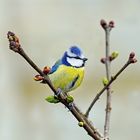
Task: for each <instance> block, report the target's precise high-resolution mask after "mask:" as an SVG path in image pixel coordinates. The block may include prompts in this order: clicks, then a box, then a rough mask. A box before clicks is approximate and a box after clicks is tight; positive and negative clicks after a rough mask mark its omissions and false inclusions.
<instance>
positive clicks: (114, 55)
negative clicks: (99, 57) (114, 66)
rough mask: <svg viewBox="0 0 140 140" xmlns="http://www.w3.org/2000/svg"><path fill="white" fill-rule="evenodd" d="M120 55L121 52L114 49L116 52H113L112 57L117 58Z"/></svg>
mask: <svg viewBox="0 0 140 140" xmlns="http://www.w3.org/2000/svg"><path fill="white" fill-rule="evenodd" d="M118 55H119V53H118V52H117V51H114V52H113V53H112V54H111V57H112V59H115V58H117V57H118Z"/></svg>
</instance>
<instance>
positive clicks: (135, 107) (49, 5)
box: [0, 0, 140, 140]
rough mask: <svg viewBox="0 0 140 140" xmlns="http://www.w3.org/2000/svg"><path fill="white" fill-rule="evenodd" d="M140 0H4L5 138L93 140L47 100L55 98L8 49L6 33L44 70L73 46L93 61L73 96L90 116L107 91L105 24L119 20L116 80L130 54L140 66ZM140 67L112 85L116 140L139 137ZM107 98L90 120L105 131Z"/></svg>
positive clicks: (0, 100) (0, 37)
mask: <svg viewBox="0 0 140 140" xmlns="http://www.w3.org/2000/svg"><path fill="white" fill-rule="evenodd" d="M139 14H140V1H139V0H117V1H115V0H0V79H1V80H0V139H1V140H56V139H57V140H66V139H67V140H71V139H73V140H77V139H80V140H91V138H90V137H89V136H88V135H87V133H86V132H85V131H84V130H83V129H81V128H79V127H78V125H77V121H76V120H75V118H74V117H73V116H72V115H71V114H70V112H68V110H67V109H66V108H65V107H64V106H63V105H61V104H57V105H52V104H49V103H47V102H46V101H45V100H44V98H45V97H46V96H48V95H52V91H51V90H50V89H49V88H48V87H47V86H45V85H43V84H39V83H37V82H35V81H34V80H33V77H34V75H36V74H37V73H36V72H35V71H34V70H33V69H32V68H31V67H30V66H29V65H28V64H27V63H26V62H25V60H24V59H23V58H21V57H20V56H19V55H17V54H15V53H13V52H12V51H10V50H9V48H8V41H7V38H6V34H7V32H8V31H9V30H10V31H13V32H15V33H16V34H17V35H18V36H19V37H20V42H21V44H22V46H23V47H24V49H25V50H26V52H27V53H28V55H29V56H30V57H31V58H32V59H33V60H34V61H35V62H36V64H38V66H39V67H40V68H43V67H44V66H46V65H49V66H51V65H53V63H54V62H55V61H56V60H57V59H58V58H60V57H61V55H62V54H63V52H64V51H65V50H66V49H67V48H68V47H69V46H71V45H75V44H77V45H79V46H80V47H81V48H82V50H83V52H84V54H85V56H87V57H88V59H89V60H88V62H87V65H86V73H85V78H84V82H83V83H82V85H81V86H80V88H78V89H77V90H75V91H74V92H71V94H72V95H73V96H74V98H75V102H76V103H77V105H78V106H79V107H80V108H81V110H82V111H83V112H84V111H86V109H87V107H88V105H89V104H90V102H91V101H92V99H93V98H94V96H95V95H96V93H97V92H98V91H99V90H100V89H101V88H102V87H103V85H102V82H101V81H102V78H103V77H104V76H105V67H104V65H103V64H101V63H100V58H101V57H103V56H104V52H105V51H104V46H105V45H104V44H105V43H104V42H105V41H104V31H103V29H102V28H101V27H100V24H99V23H100V20H101V19H105V20H107V21H109V20H114V21H115V28H114V29H113V30H112V32H111V49H112V51H118V52H119V57H118V58H117V59H116V60H115V61H113V63H112V74H115V73H116V72H117V71H118V70H119V69H120V67H121V66H122V65H123V64H124V63H125V62H126V60H127V58H128V55H129V53H130V52H131V51H134V52H136V55H137V59H138V60H139V59H140V16H139ZM139 71H140V65H139V63H136V64H135V65H132V66H130V67H129V68H128V69H127V70H126V71H125V72H124V73H123V74H122V75H121V76H120V77H119V78H118V79H117V80H116V82H115V83H114V84H113V85H112V89H113V91H114V92H113V97H112V114H111V128H110V135H111V139H113V140H118V139H119V140H131V139H139V137H140V74H139ZM105 100H106V96H105V95H104V96H102V97H101V99H100V100H99V101H98V102H97V103H96V105H95V106H94V108H93V110H92V112H91V114H90V119H91V120H92V121H93V123H94V124H95V126H96V127H97V128H98V129H99V130H100V131H101V132H102V131H103V126H104V116H105Z"/></svg>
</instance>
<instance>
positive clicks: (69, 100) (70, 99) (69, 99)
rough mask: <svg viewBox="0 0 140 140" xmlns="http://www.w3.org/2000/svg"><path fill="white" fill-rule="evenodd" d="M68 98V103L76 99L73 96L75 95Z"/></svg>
mask: <svg viewBox="0 0 140 140" xmlns="http://www.w3.org/2000/svg"><path fill="white" fill-rule="evenodd" d="M66 100H67V103H71V102H73V101H74V98H73V96H71V95H68V96H67V99H66Z"/></svg>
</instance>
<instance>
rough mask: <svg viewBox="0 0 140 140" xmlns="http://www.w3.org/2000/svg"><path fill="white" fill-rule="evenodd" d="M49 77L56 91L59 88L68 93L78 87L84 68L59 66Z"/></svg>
mask: <svg viewBox="0 0 140 140" xmlns="http://www.w3.org/2000/svg"><path fill="white" fill-rule="evenodd" d="M49 77H50V80H51V81H52V83H53V86H54V87H55V88H56V90H57V89H58V88H60V89H61V90H62V91H64V92H69V91H71V90H73V89H75V88H77V87H78V86H80V84H81V82H82V81H83V77H84V67H81V68H75V67H70V66H65V65H61V66H59V68H58V69H57V70H56V71H55V72H54V73H52V74H50V75H49Z"/></svg>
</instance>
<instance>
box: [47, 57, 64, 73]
mask: <svg viewBox="0 0 140 140" xmlns="http://www.w3.org/2000/svg"><path fill="white" fill-rule="evenodd" d="M61 64H62V61H61V59H59V60H58V61H56V63H55V64H54V65H53V66H52V68H51V71H50V73H49V74H52V73H54V72H55V71H56V70H57V69H58V68H59V66H60V65H61Z"/></svg>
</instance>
